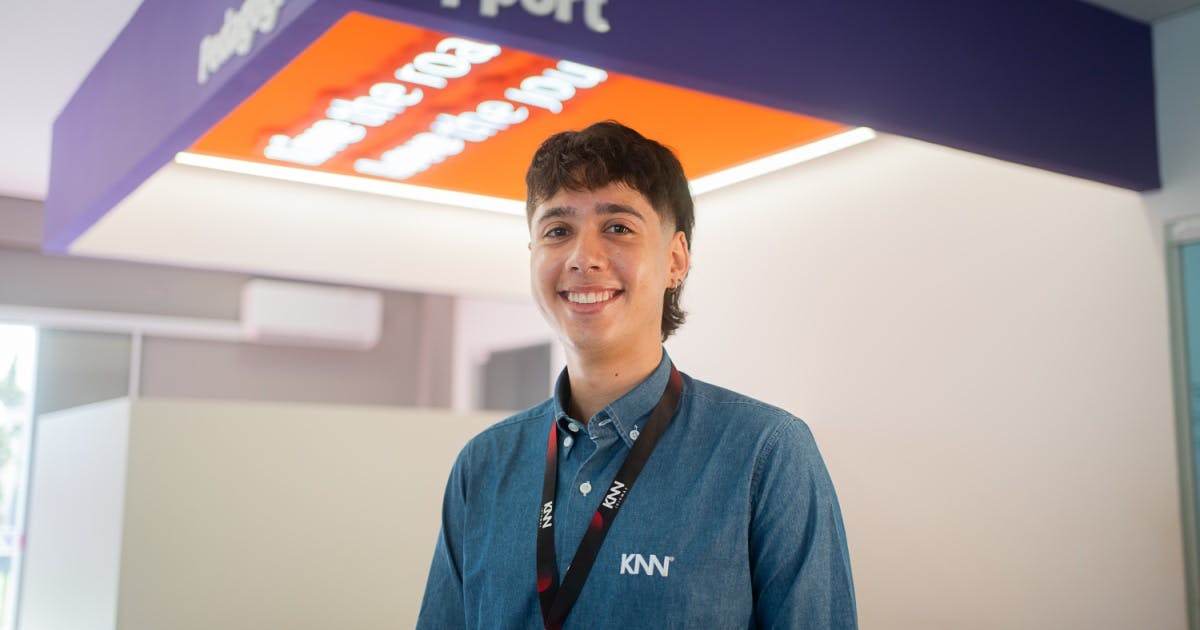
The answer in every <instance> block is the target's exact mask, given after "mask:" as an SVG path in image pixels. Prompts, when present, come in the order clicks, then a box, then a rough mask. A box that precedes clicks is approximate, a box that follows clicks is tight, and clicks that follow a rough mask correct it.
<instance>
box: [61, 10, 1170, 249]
mask: <svg viewBox="0 0 1200 630" xmlns="http://www.w3.org/2000/svg"><path fill="white" fill-rule="evenodd" d="M349 11H362V12H366V13H370V14H373V15H378V16H380V17H386V18H391V19H396V20H400V21H404V22H408V23H411V24H415V25H419V26H423V27H426V28H431V29H435V30H439V31H443V32H451V33H455V34H459V35H463V36H467V37H475V38H479V39H484V40H488V41H492V42H495V43H499V44H502V45H508V46H514V47H518V48H522V49H525V50H529V51H531V52H536V53H540V54H544V55H547V56H552V57H558V58H568V59H572V60H576V61H579V62H581V63H586V64H589V65H594V66H598V67H603V68H607V69H610V70H614V71H618V72H623V73H628V74H633V75H638V76H642V77H645V78H649V79H654V80H658V81H663V82H666V83H672V84H676V85H680V86H684V87H690V88H695V89H699V90H703V91H707V92H711V93H714V94H720V95H725V96H730V97H734V98H738V99H742V100H746V101H750V102H756V103H760V104H764V105H768V106H772V107H776V108H779V109H784V110H788V111H793V112H797V113H801V114H806V115H811V116H818V117H822V118H827V119H831V120H835V121H838V122H842V123H846V124H851V125H866V126H870V127H874V128H876V129H878V130H880V131H884V132H890V133H895V134H900V135H904V136H908V137H912V138H918V139H922V140H927V141H930V142H934V143H937V144H942V145H945V146H949V147H955V148H960V149H964V150H968V151H972V152H975V153H980V154H983V155H989V156H993V157H997V158H1001V159H1005V160H1010V161H1013V162H1018V163H1022V164H1028V165H1031V166H1036V167H1039V168H1044V169H1047V170H1050V171H1055V172H1059V173H1065V174H1069V175H1074V176H1078V177H1083V178H1087V179H1092V180H1096V181H1100V182H1105V183H1109V184H1114V185H1117V186H1121V187H1125V188H1129V189H1133V190H1139V191H1141V190H1150V189H1154V188H1157V187H1158V186H1159V176H1158V158H1157V145H1156V136H1155V133H1156V132H1155V120H1154V80H1153V65H1152V58H1151V32H1150V28H1149V27H1148V26H1146V25H1144V24H1140V23H1137V22H1134V21H1132V20H1129V19H1126V18H1123V17H1121V16H1118V15H1116V14H1113V13H1109V12H1107V11H1104V10H1102V9H1099V8H1096V7H1093V6H1091V5H1087V4H1084V3H1082V2H1077V1H1076V0H974V1H972V2H962V0H913V1H909V2H895V1H894V0H891V1H889V0H839V1H836V2H826V1H821V0H757V1H754V2H732V1H730V0H687V1H684V0H674V1H668V0H657V1H646V0H391V1H388V0H243V1H242V2H240V3H238V2H237V1H236V0H196V1H194V2H186V3H179V2H168V1H167V0H146V2H145V3H144V4H143V5H142V7H141V8H140V9H139V10H138V12H137V13H136V14H135V15H134V17H133V19H132V20H131V21H130V23H129V25H128V26H127V27H126V29H125V30H124V31H123V32H122V33H121V35H120V36H119V37H118V39H117V40H116V42H114V44H113V46H112V47H111V48H110V49H109V51H108V52H107V53H106V54H105V56H104V57H103V58H102V59H101V61H100V62H99V63H98V64H97V66H96V67H95V69H94V70H93V71H92V73H91V75H89V76H88V78H87V79H86V80H85V81H84V83H83V84H82V85H81V86H80V88H79V90H78V91H77V92H76V94H75V96H74V97H73V98H72V100H71V101H70V103H69V104H68V105H67V107H66V108H65V109H64V110H63V112H62V114H61V115H60V116H59V119H58V120H57V122H56V124H55V127H54V148H53V155H52V164H51V181H50V194H49V197H48V199H47V201H46V222H45V225H46V227H45V239H44V248H45V249H46V250H48V251H59V252H61V251H65V250H66V249H67V247H68V246H69V245H70V243H71V242H72V241H73V240H74V239H75V238H77V237H78V236H79V235H80V234H82V233H83V232H84V231H85V230H86V229H87V228H88V227H90V226H91V225H92V224H93V223H95V221H97V220H98V219H99V218H100V217H101V216H103V215H104V214H105V213H106V212H108V211H109V210H110V209H111V208H112V207H113V206H115V205H116V204H117V203H119V202H120V200H121V199H123V198H124V197H125V196H126V195H128V194H129V193H131V192H132V191H133V190H134V189H136V188H137V186H138V185H139V184H140V183H141V182H142V181H144V180H145V179H146V178H147V177H149V176H150V175H151V174H153V173H154V172H155V171H157V170H158V169H159V168H161V167H162V166H163V165H164V164H166V163H167V162H169V161H170V160H171V159H172V158H173V156H174V155H175V153H176V152H178V151H181V150H183V149H185V148H186V147H188V146H190V145H191V144H192V142H194V141H195V140H196V139H197V138H198V137H199V136H200V135H202V134H203V133H204V132H205V131H206V130H207V129H208V128H209V127H211V126H212V125H214V124H216V123H217V122H218V121H219V120H220V119H221V118H222V117H223V116H224V115H225V114H226V113H228V112H229V111H230V110H231V109H232V108H233V107H235V106H236V105H237V104H238V103H240V102H241V101H242V100H244V99H245V98H246V97H248V96H249V95H250V94H252V93H253V92H254V90H256V89H257V88H258V87H259V86H260V85H262V84H263V83H264V82H266V80H267V79H269V78H270V77H271V76H272V75H274V74H275V73H276V72H277V71H278V70H279V69H281V68H282V67H283V66H284V65H286V64H287V63H288V61H290V60H291V59H292V58H293V57H294V56H295V55H297V54H298V53H299V52H300V51H302V50H303V49H304V48H305V47H307V46H308V45H309V44H310V43H311V42H312V41H313V40H315V39H316V38H317V37H318V36H319V35H320V34H321V33H322V32H324V31H325V30H326V29H327V28H329V26H331V25H332V24H333V23H334V22H336V21H337V20H338V19H339V18H341V17H342V16H343V15H345V14H346V13H347V12H349ZM652 106H653V104H651V103H647V107H652ZM679 115H680V116H686V115H687V112H679Z"/></svg>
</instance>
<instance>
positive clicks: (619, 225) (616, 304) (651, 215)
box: [529, 183, 688, 360]
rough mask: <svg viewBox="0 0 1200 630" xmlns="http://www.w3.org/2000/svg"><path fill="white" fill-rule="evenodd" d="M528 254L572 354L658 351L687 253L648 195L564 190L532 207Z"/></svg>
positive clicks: (546, 306)
mask: <svg viewBox="0 0 1200 630" xmlns="http://www.w3.org/2000/svg"><path fill="white" fill-rule="evenodd" d="M529 249H530V252H531V254H532V255H531V257H530V277H531V282H532V284H533V295H534V300H535V301H536V302H537V305H538V308H539V309H541V311H542V315H543V316H544V317H545V318H546V321H547V322H548V323H549V324H550V326H551V327H552V328H554V329H555V331H556V332H557V333H558V336H559V338H560V339H561V340H562V342H563V344H564V345H565V346H566V347H567V351H568V352H571V353H578V354H585V355H609V356H620V357H628V358H629V359H630V360H636V359H638V358H640V357H641V355H642V354H643V353H645V354H653V353H657V352H658V348H659V345H660V344H661V343H662V310H663V293H664V292H665V291H666V289H667V287H669V286H673V285H674V284H675V283H676V282H678V281H679V280H681V279H682V278H683V277H684V276H685V275H686V274H687V269H688V248H687V240H686V239H685V238H684V235H683V233H682V232H677V231H675V229H674V226H672V225H664V224H663V220H662V217H661V216H660V215H659V214H658V213H657V212H655V211H654V208H653V207H652V206H651V205H650V202H649V201H647V200H646V197H645V196H643V195H642V194H641V193H639V192H637V191H635V190H633V189H632V188H629V187H628V186H626V185H624V184H616V183H614V184H609V185H607V186H605V187H603V188H598V189H595V190H588V191H572V190H560V191H559V192H558V193H557V194H555V195H554V196H552V197H550V198H549V199H547V200H545V201H544V202H542V203H540V204H538V205H537V207H536V208H535V209H534V212H533V216H532V220H531V223H530V245H529ZM613 353H616V354H613Z"/></svg>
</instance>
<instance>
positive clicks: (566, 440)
mask: <svg viewBox="0 0 1200 630" xmlns="http://www.w3.org/2000/svg"><path fill="white" fill-rule="evenodd" d="M574 443H575V440H574V439H573V438H572V437H571V436H569V435H568V436H567V437H565V438H563V446H566V447H568V448H570V446H571V445H572V444H574Z"/></svg>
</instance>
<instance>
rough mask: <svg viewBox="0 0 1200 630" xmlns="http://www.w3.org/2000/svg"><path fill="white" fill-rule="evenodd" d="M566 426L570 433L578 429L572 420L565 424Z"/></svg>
mask: <svg viewBox="0 0 1200 630" xmlns="http://www.w3.org/2000/svg"><path fill="white" fill-rule="evenodd" d="M567 428H568V429H570V430H571V433H575V432H576V431H578V430H579V425H578V424H575V423H574V422H571V423H569V424H567Z"/></svg>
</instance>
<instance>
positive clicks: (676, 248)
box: [668, 232, 692, 282]
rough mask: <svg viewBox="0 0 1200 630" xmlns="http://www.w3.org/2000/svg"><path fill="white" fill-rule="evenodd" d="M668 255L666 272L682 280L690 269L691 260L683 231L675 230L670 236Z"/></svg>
mask: <svg viewBox="0 0 1200 630" xmlns="http://www.w3.org/2000/svg"><path fill="white" fill-rule="evenodd" d="M668 256H669V264H668V273H669V274H670V277H672V278H676V279H678V281H679V282H683V279H684V278H686V277H687V274H688V270H689V269H691V262H692V256H691V252H690V251H689V250H688V242H687V237H686V236H684V235H683V232H675V235H674V236H672V237H671V244H670V250H669V252H668Z"/></svg>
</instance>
